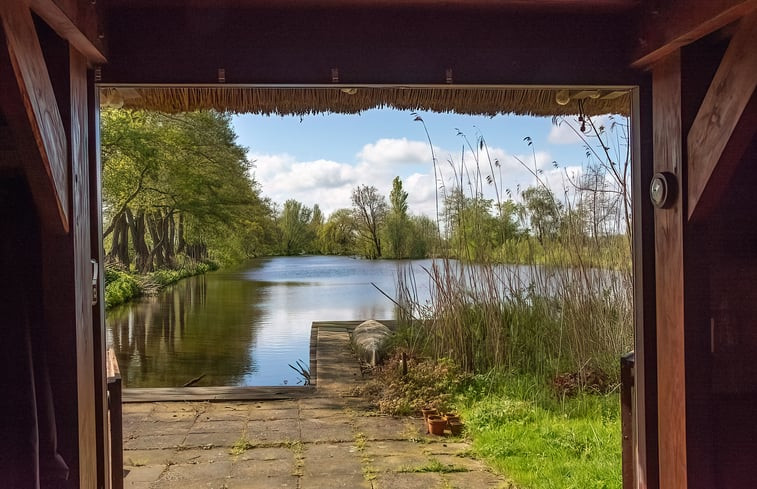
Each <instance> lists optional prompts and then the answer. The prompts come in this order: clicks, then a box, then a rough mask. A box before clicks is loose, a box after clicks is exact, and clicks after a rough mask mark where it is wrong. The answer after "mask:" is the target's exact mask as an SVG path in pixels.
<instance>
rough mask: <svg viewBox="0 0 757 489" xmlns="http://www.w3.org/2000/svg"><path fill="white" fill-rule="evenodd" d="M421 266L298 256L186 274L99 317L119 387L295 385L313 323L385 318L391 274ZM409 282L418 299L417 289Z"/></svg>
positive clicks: (423, 290)
mask: <svg viewBox="0 0 757 489" xmlns="http://www.w3.org/2000/svg"><path fill="white" fill-rule="evenodd" d="M430 264H431V261H430V260H416V261H412V262H409V261H402V262H399V261H392V260H372V261H371V260H358V259H353V258H349V257H333V256H301V257H275V258H264V259H257V260H254V261H252V262H250V263H248V264H246V265H245V266H244V267H241V268H239V269H237V270H233V271H219V272H213V273H209V274H207V275H203V276H198V277H191V278H188V279H186V280H183V281H181V282H179V283H178V284H176V285H174V286H172V287H169V288H167V289H166V290H164V291H163V292H161V293H160V294H159V295H156V296H152V297H144V298H141V299H139V300H137V301H134V302H132V303H130V304H127V305H124V306H121V307H117V308H114V309H112V310H110V311H108V314H107V318H106V329H107V342H108V346H109V347H113V348H114V349H115V350H116V353H117V357H118V363H119V366H120V368H121V375H122V377H123V382H124V385H125V386H126V387H170V386H182V385H184V384H185V383H187V382H188V381H190V380H192V379H194V378H197V377H199V376H201V375H204V377H203V378H202V379H201V380H200V381H199V382H197V383H196V384H195V385H197V386H209V385H225V386H230V385H238V386H260V385H297V384H298V382H301V377H300V376H299V375H298V374H297V373H296V372H295V371H294V370H292V369H291V368H290V367H289V364H294V362H295V361H297V360H302V361H303V362H304V363H305V364H306V365H308V364H309V355H310V326H311V323H312V322H313V321H346V320H364V319H394V318H395V306H394V304H393V303H392V302H391V301H390V300H389V299H387V298H386V297H384V296H383V295H382V294H381V293H380V292H379V291H378V290H376V288H374V287H373V286H372V285H371V282H373V283H375V284H376V285H377V286H378V287H379V288H381V290H383V291H384V292H386V293H387V294H388V295H390V296H392V297H395V296H396V294H395V287H396V286H395V280H396V279H395V277H396V274H397V270H398V267H408V266H409V265H412V267H413V269H414V270H415V271H416V276H419V277H420V276H423V275H425V272H423V271H422V268H421V267H423V266H425V267H429V266H430ZM420 282H423V281H422V280H419V284H418V285H419V288H420V290H419V292H418V293H419V295H421V296H424V295H425V296H427V295H428V289H427V286H426V287H424V285H423V283H420Z"/></svg>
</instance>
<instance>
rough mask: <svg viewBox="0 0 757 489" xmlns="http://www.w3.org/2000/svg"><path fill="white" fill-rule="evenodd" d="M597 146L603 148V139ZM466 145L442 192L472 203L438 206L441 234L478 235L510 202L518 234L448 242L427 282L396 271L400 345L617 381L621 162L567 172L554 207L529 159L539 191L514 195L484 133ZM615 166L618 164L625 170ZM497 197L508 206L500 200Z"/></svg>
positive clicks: (623, 302) (626, 270)
mask: <svg viewBox="0 0 757 489" xmlns="http://www.w3.org/2000/svg"><path fill="white" fill-rule="evenodd" d="M590 126H591V127H594V124H593V123H592V124H591V125H590ZM620 129H622V127H620ZM596 132H597V134H598V135H600V134H604V133H603V132H601V131H599V130H597V131H596ZM526 139H527V140H528V143H529V146H530V145H531V142H530V140H529V139H528V138H526ZM599 142H600V144H602V145H603V147H604V146H610V144H608V143H607V142H606V141H605V140H603V139H601V138H600V139H599ZM468 148H469V153H468V154H467V155H466V154H463V155H461V159H460V162H459V163H452V162H450V166H452V167H453V168H454V178H453V179H451V180H449V181H447V182H443V184H444V185H447V186H450V187H451V188H447V189H446V191H445V192H443V193H444V194H446V195H454V194H458V195H460V196H461V197H460V198H458V199H457V200H456V203H457V204H458V205H459V203H460V202H463V203H465V202H467V203H468V204H467V205H469V207H468V210H469V211H470V212H461V211H460V210H459V209H458V210H454V209H453V212H450V209H449V208H448V207H447V208H445V212H444V214H445V219H446V220H445V222H442V223H441V227H442V229H446V230H447V233H448V234H450V229H451V228H454V229H457V230H469V232H470V233H472V234H476V235H483V234H482V233H480V231H478V229H479V228H480V227H481V226H482V225H483V224H482V223H485V222H487V219H488V218H492V217H494V218H499V222H503V219H504V218H503V216H502V215H501V214H500V215H499V216H492V215H491V213H490V211H489V209H490V208H493V209H495V210H499V212H500V213H501V210H502V209H504V208H506V207H507V206H510V208H511V209H517V211H518V212H519V214H520V220H521V222H520V224H521V226H522V228H524V231H523V232H522V233H520V234H519V235H517V236H514V237H510V238H508V239H503V240H501V244H499V245H498V246H495V247H492V246H491V241H488V242H487V248H481V249H478V250H475V251H474V252H471V249H472V247H471V243H470V242H466V241H465V240H464V239H457V240H455V239H448V241H447V242H448V243H449V253H448V257H447V258H441V259H438V260H435V261H434V262H433V264H432V266H431V267H430V268H428V269H425V275H426V276H425V277H423V278H419V277H416V276H414V275H413V273H412V272H411V271H410V270H409V269H408V270H404V271H402V272H401V273H398V275H397V291H398V296H399V297H398V299H397V302H398V303H400V304H402V305H403V307H402V309H403V310H402V311H401V312H400V313H399V317H400V319H401V321H400V322H401V324H403V325H404V326H403V328H402V330H403V332H402V336H403V337H406V338H411V339H412V341H413V344H412V345H406V346H409V347H414V348H423V349H425V350H426V353H427V354H430V355H432V356H434V357H436V358H442V357H449V358H451V359H452V360H454V361H455V362H457V363H458V364H459V365H460V366H461V367H462V368H463V369H465V370H466V371H469V372H473V373H481V372H487V371H490V370H493V369H503V368H504V369H507V370H510V371H516V372H522V373H528V374H537V375H539V376H549V377H554V376H556V375H558V374H560V373H564V372H573V373H582V372H588V371H601V372H603V373H604V374H606V375H608V376H609V377H610V379H611V380H614V381H616V380H618V376H619V373H618V372H617V367H616V366H617V359H618V358H619V357H620V355H622V354H624V353H626V352H627V351H628V350H630V349H631V348H632V345H633V322H632V310H633V308H632V292H631V290H632V289H631V285H632V282H631V260H630V246H629V243H630V236H629V234H628V233H629V232H630V226H629V223H630V217H629V216H628V215H627V212H628V208H629V206H628V205H627V203H628V199H627V187H626V177H627V170H628V165H627V164H619V163H618V162H616V161H613V160H610V161H605V162H603V163H602V164H599V165H597V164H594V166H592V167H591V168H590V170H591V171H589V170H587V171H586V172H584V174H585V175H590V176H591V178H583V179H581V180H571V178H570V177H567V176H566V179H565V182H566V188H565V196H564V198H563V199H560V200H558V199H556V198H555V197H554V194H553V193H552V191H551V190H550V187H549V186H548V182H547V181H546V177H545V176H544V174H543V172H542V170H541V169H539V168H538V166H537V165H536V157H535V154H534V162H533V165H531V164H526V163H525V162H524V161H521V164H522V166H523V168H524V171H528V172H529V173H530V174H531V175H532V176H533V177H534V182H535V184H534V185H535V186H534V187H533V188H535V189H537V190H538V192H534V191H532V192H531V193H530V194H529V193H528V189H526V190H524V191H522V192H518V193H511V192H509V191H506V192H502V191H501V189H504V188H505V185H504V184H503V182H501V181H499V180H498V178H501V177H499V176H498V175H497V172H496V171H495V168H497V167H498V164H497V162H492V161H490V159H489V156H488V155H489V152H488V149H487V148H486V145H485V141H484V140H483V138H479V139H478V140H477V141H476V143H475V144H468ZM594 154H595V155H596V153H594ZM601 154H602V155H606V156H607V158H612V155H611V154H610V153H608V152H603V153H601ZM618 154H621V155H622V154H624V153H623V151H619V152H618ZM626 157H627V156H626ZM519 161H520V160H519ZM613 168H625V170H624V172H625V173H619V172H617V171H614V170H612V169H613ZM463 175H465V178H462V176H463ZM597 175H601V179H600V178H599V177H597ZM615 176H617V178H615ZM592 181H593V182H594V185H590V183H591V182H592ZM466 182H467V183H466ZM487 182H488V185H491V186H493V188H494V190H495V192H494V193H495V194H496V197H495V199H496V200H495V202H494V204H493V205H492V206H488V207H487V206H486V205H479V203H480V202H484V201H485V199H484V198H483V195H484V193H485V192H486V189H485V187H486V185H487ZM568 186H570V187H569V188H568ZM490 193H491V192H490ZM502 194H505V195H508V196H509V199H508V201H506V202H502V201H501V200H500V199H501V197H502ZM534 195H539V196H541V198H542V200H541V201H540V202H538V203H539V204H540V205H541V209H542V210H541V211H540V212H542V213H544V212H545V211H544V209H545V208H546V209H547V211H549V212H552V214H550V215H551V216H552V218H551V219H552V220H551V221H550V222H549V224H550V225H551V226H552V228H550V229H551V230H549V231H548V232H544V233H542V230H541V229H540V231H539V235H538V237H537V235H536V232H535V229H536V227H537V225H540V224H539V223H537V222H536V219H537V217H539V216H536V215H535V212H536V210H534V209H535V205H534V203H533V202H532V201H529V200H528V199H529V198H533V196H534ZM544 196H547V197H546V198H544ZM550 199H551V200H550ZM446 204H447V206H449V204H450V202H449V201H448V202H446ZM451 214H452V215H453V216H454V222H452V221H451V220H450V218H449V216H450V215H451ZM541 218H543V215H542V216H541ZM495 231H496V228H495ZM490 235H491V233H489V234H487V236H490ZM481 243H483V241H482V242H481ZM479 244H480V243H479ZM513 263H515V264H513ZM422 279H423V280H428V283H429V289H430V301H429V302H428V303H426V302H425V301H422V300H421V299H420V298H419V296H418V293H417V289H418V288H417V282H418V281H419V280H422ZM579 378H582V377H579Z"/></svg>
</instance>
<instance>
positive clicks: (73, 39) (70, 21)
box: [30, 0, 107, 64]
mask: <svg viewBox="0 0 757 489" xmlns="http://www.w3.org/2000/svg"><path fill="white" fill-rule="evenodd" d="M30 1H31V9H32V10H33V11H34V12H35V13H36V14H37V15H39V16H40V17H41V18H42V19H43V20H44V21H45V22H47V24H48V25H49V26H50V27H52V28H53V30H54V31H55V32H57V33H58V35H59V36H60V37H62V38H63V39H65V40H67V41H68V42H69V43H70V44H71V45H72V46H73V47H75V48H76V50H77V51H79V52H80V53H81V54H83V55H84V56H85V57H86V58H87V60H88V61H89V62H90V63H97V64H100V63H105V62H106V61H107V59H106V57H105V49H104V46H103V43H102V41H101V40H100V38H99V33H98V28H97V15H96V13H95V2H89V1H80V0H30Z"/></svg>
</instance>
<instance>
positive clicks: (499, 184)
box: [249, 139, 581, 217]
mask: <svg viewBox="0 0 757 489" xmlns="http://www.w3.org/2000/svg"><path fill="white" fill-rule="evenodd" d="M435 151H436V152H437V158H438V164H437V177H436V178H435V175H434V167H433V164H432V161H431V154H430V151H429V149H428V146H427V145H425V144H423V143H421V142H418V141H409V140H406V139H380V140H378V141H376V142H375V143H370V144H366V145H365V146H364V147H363V150H362V151H360V153H358V155H357V156H358V157H359V160H358V161H357V162H356V163H346V162H338V161H331V160H325V159H319V160H314V161H297V160H296V159H295V158H294V157H292V156H291V155H288V154H250V155H249V157H250V159H252V160H254V161H255V168H254V173H255V178H256V179H257V180H258V182H259V183H260V185H261V188H262V191H263V195H265V196H267V197H270V198H271V199H272V200H273V201H274V202H277V203H279V204H281V203H283V202H284V201H286V200H287V199H296V200H298V201H300V202H302V203H303V204H305V205H307V206H313V205H314V204H318V205H319V206H320V207H321V209H322V210H323V212H324V214H325V215H329V214H330V213H332V212H333V211H335V210H337V209H339V208H342V207H350V206H351V193H352V190H353V189H354V188H355V187H356V186H357V185H362V184H365V185H373V186H375V187H376V188H377V189H378V191H379V192H380V193H381V194H383V195H386V196H387V197H388V195H389V192H390V190H391V187H392V179H393V178H394V177H395V176H399V177H400V178H401V179H402V181H403V186H404V189H405V191H406V192H408V196H409V197H408V204H409V208H410V212H411V213H413V214H425V215H427V216H430V217H434V216H435V213H436V198H437V193H438V198H439V205H440V209H441V206H443V195H444V193H445V191H446V192H449V191H450V190H451V188H452V187H453V186H454V185H459V184H460V175H461V172H462V175H463V178H462V183H463V187H464V190H465V192H466V194H470V193H471V192H472V190H471V189H472V188H475V187H476V186H478V188H479V190H480V191H481V192H483V194H484V196H485V197H486V198H490V199H496V198H497V193H499V198H500V199H501V200H505V199H507V193H506V192H505V189H510V190H511V195H512V196H513V197H515V198H517V189H520V190H524V189H525V188H527V187H529V186H531V185H535V184H537V183H538V182H537V179H536V178H535V177H534V175H533V174H532V173H531V171H538V173H539V179H540V180H541V181H542V182H544V183H545V184H546V185H547V186H548V187H550V188H551V189H553V191H554V192H555V194H556V195H557V196H559V197H562V196H563V195H564V191H563V188H564V187H565V186H566V181H565V173H564V172H565V170H564V169H561V168H558V169H556V168H554V167H553V166H552V162H553V158H552V155H551V154H550V153H549V152H546V151H537V152H536V153H530V154H523V155H511V154H509V153H507V152H506V151H505V150H503V149H501V148H489V152H488V155H487V154H486V153H485V152H481V153H480V154H479V155H478V158H479V161H478V165H476V162H475V158H474V156H473V155H471V154H470V152H466V154H465V155H464V158H465V166H466V168H465V169H464V168H463V167H462V164H461V155H460V153H457V154H453V153H452V152H448V151H445V150H444V149H441V148H435ZM519 160H520V161H519ZM521 162H522V163H521ZM524 166H526V167H528V169H526V168H525V167H524ZM477 167H478V169H479V171H480V175H479V177H478V178H477V177H476V171H477V170H476V168H477ZM492 170H493V172H492ZM580 170H581V168H580V167H571V168H570V169H569V171H572V172H574V173H576V172H580ZM488 177H493V181H492V183H489V182H488ZM494 181H496V184H495V183H494ZM495 185H496V188H495Z"/></svg>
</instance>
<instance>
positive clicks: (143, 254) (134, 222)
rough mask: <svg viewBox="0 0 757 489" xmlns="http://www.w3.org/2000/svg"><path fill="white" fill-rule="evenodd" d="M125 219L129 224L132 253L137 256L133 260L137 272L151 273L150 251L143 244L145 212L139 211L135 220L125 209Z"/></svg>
mask: <svg viewBox="0 0 757 489" xmlns="http://www.w3.org/2000/svg"><path fill="white" fill-rule="evenodd" d="M126 218H127V221H128V222H129V229H130V230H131V237H132V241H133V243H134V251H135V252H136V255H137V256H136V260H135V262H136V266H137V271H139V273H147V272H151V271H152V270H153V267H152V260H151V259H150V258H149V257H150V250H148V249H147V243H146V242H145V211H144V210H143V209H140V210H139V212H138V213H137V216H136V218H135V217H134V215H133V214H132V212H131V210H130V209H126Z"/></svg>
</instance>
